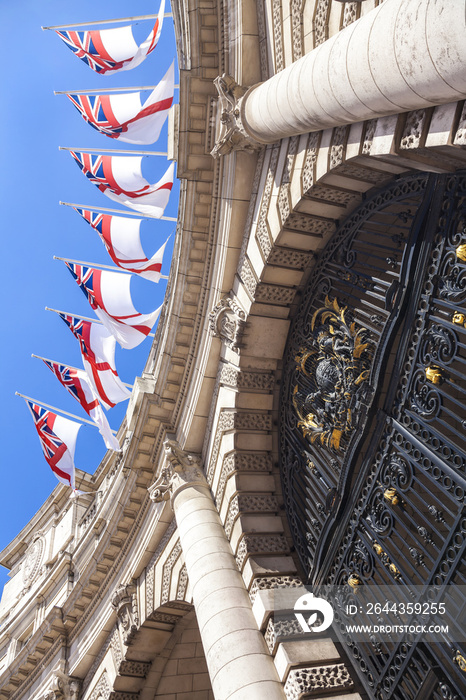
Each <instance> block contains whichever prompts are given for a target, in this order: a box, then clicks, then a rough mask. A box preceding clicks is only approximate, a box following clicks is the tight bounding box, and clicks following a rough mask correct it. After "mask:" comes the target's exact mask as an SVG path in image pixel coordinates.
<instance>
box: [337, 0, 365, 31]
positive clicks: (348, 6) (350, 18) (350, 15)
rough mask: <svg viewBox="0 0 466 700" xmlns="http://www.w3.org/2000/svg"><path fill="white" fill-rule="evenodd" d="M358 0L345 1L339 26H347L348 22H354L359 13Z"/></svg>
mask: <svg viewBox="0 0 466 700" xmlns="http://www.w3.org/2000/svg"><path fill="white" fill-rule="evenodd" d="M359 2H361V0H359V1H358V0H353V2H345V7H344V8H343V19H342V22H341V26H342V28H343V27H347V26H348V25H349V24H352V23H353V22H355V21H356V20H357V18H358V14H359Z"/></svg>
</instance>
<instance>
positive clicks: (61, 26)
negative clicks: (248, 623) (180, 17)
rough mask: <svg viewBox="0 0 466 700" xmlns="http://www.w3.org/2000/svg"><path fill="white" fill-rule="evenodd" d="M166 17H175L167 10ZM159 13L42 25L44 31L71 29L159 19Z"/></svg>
mask: <svg viewBox="0 0 466 700" xmlns="http://www.w3.org/2000/svg"><path fill="white" fill-rule="evenodd" d="M163 17H164V19H169V18H170V17H173V14H172V13H171V12H165V13H164V15H163ZM157 18H158V15H139V16H137V17H122V18H121V19H100V20H93V21H91V22H79V23H77V24H55V25H54V26H53V27H41V29H42V31H45V30H47V29H70V28H71V27H93V26H95V25H96V24H119V23H120V22H137V21H138V20H143V19H157Z"/></svg>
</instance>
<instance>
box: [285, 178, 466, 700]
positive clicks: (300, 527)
mask: <svg viewBox="0 0 466 700" xmlns="http://www.w3.org/2000/svg"><path fill="white" fill-rule="evenodd" d="M465 299H466V174H464V173H459V174H455V175H447V176H439V175H427V174H420V175H416V176H410V177H406V178H404V179H402V180H398V181H396V182H395V183H394V184H392V185H390V186H389V187H387V188H386V189H385V190H383V191H381V192H379V193H377V194H376V195H375V196H374V197H372V198H371V199H370V200H368V201H366V202H365V203H364V204H363V205H362V206H361V207H360V208H359V209H358V210H357V211H356V212H355V213H354V214H353V215H352V216H351V217H350V218H349V219H348V220H347V221H346V223H345V224H344V225H343V226H342V227H341V228H340V229H339V231H338V232H337V234H336V235H335V236H334V237H333V239H332V241H331V242H330V244H329V246H327V249H326V250H325V252H324V254H323V255H322V258H321V260H320V263H319V265H318V267H317V268H316V270H315V272H314V274H313V277H312V282H311V284H310V285H309V287H308V289H307V290H306V292H305V294H304V298H303V302H302V305H301V307H300V310H299V312H298V314H297V317H296V318H295V320H294V323H293V327H292V330H291V332H290V337H289V340H288V346H287V351H286V355H285V358H286V360H285V365H284V377H283V387H282V395H281V427H280V459H281V473H282V483H283V488H284V494H285V502H286V507H287V512H288V517H289V521H290V525H291V529H292V532H293V536H294V540H295V545H296V548H297V551H298V553H299V556H300V558H301V561H302V563H303V566H304V568H305V570H306V571H307V573H308V575H309V582H311V583H313V584H318V585H324V584H334V585H339V586H347V587H348V591H354V590H356V589H357V588H358V587H361V586H364V585H367V584H376V585H391V586H396V587H397V590H399V592H400V597H401V599H402V600H411V601H412V600H413V599H414V598H415V593H414V592H413V590H414V589H413V586H425V585H429V586H432V590H433V591H434V595H437V594H438V596H439V597H440V596H441V595H442V592H443V591H444V589H445V587H446V586H447V585H448V584H457V585H458V586H466V569H465V565H464V553H465V542H466V512H465V508H464V494H465V486H466V478H465V477H466V455H465V444H464V443H465V434H466V420H465V419H466V411H465V403H464V399H465V393H466V387H465V383H464V379H463V377H464V371H465V363H466V312H465V310H464V308H463V306H464V301H465ZM457 590H458V591H459V590H460V589H457ZM449 608H450V610H449V613H448V614H447V616H446V617H445V616H443V617H442V620H441V622H442V623H443V624H444V625H448V628H449V632H448V633H446V634H443V636H442V639H441V641H440V642H438V643H436V644H427V643H426V642H425V639H424V638H423V636H422V635H419V636H418V637H413V636H412V637H408V638H407V640H405V641H404V642H403V643H400V644H396V643H389V642H386V641H384V640H383V639H382V638H380V639H379V638H377V636H374V637H373V638H371V641H370V642H364V643H363V642H358V643H356V642H355V641H353V640H352V639H351V638H350V637H348V636H347V635H345V632H344V630H345V625H344V623H345V619H344V613H343V611H341V614H340V623H341V624H340V630H341V638H342V641H344V642H345V643H346V644H347V645H348V647H349V649H350V652H349V653H350V657H352V658H353V659H354V667H355V670H356V671H357V672H358V674H359V675H360V677H361V679H362V681H363V683H364V685H365V687H366V689H367V690H368V692H369V694H370V696H371V697H374V698H377V699H380V700H382V699H388V698H395V699H399V700H421V699H422V700H431V699H435V700H437V699H438V700H440V698H445V699H447V700H448V699H451V700H453V699H455V698H458V699H459V698H463V697H466V691H465V688H466V660H465V657H466V652H465V651H464V648H463V650H462V648H461V645H460V644H458V643H457V642H454V641H453V640H458V639H459V638H461V632H460V627H461V625H463V626H464V625H465V624H466V619H465V615H466V601H465V599H464V597H462V596H461V595H459V594H458V595H457V596H456V597H455V601H454V605H453V607H452V606H449ZM434 617H435V616H434ZM434 621H435V620H434Z"/></svg>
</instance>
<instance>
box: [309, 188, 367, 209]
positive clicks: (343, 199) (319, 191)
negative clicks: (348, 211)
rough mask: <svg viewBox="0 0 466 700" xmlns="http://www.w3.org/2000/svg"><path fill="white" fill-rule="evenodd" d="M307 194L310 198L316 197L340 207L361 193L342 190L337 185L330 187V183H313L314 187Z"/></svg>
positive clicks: (346, 204) (345, 205)
mask: <svg viewBox="0 0 466 700" xmlns="http://www.w3.org/2000/svg"><path fill="white" fill-rule="evenodd" d="M307 196H308V197H309V198H310V199H316V200H318V201H320V202H329V203H331V204H336V205H337V206H340V207H347V206H348V204H350V203H351V202H352V201H354V200H355V199H358V198H359V197H360V196H361V195H360V194H359V192H352V191H351V190H343V189H340V188H339V187H331V186H330V185H315V187H313V188H312V190H310V191H309V192H308V193H307Z"/></svg>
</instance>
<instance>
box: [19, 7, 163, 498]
mask: <svg viewBox="0 0 466 700" xmlns="http://www.w3.org/2000/svg"><path fill="white" fill-rule="evenodd" d="M164 10H165V2H164V0H162V2H161V5H160V9H159V13H158V16H157V20H156V22H155V25H154V27H153V28H152V31H151V32H150V34H149V36H148V37H147V39H145V41H143V42H142V44H140V45H138V44H137V43H136V42H135V40H134V37H133V33H132V28H131V26H130V25H129V26H124V27H119V28H112V29H99V30H88V31H72V30H70V31H63V30H61V29H60V30H57V34H58V36H59V37H60V38H61V39H62V40H63V41H64V42H65V44H66V45H67V46H68V47H69V48H70V49H71V50H72V51H73V53H74V54H75V55H76V56H77V57H78V58H80V59H81V60H82V61H84V63H85V64H86V65H88V66H89V67H90V68H91V69H92V70H93V71H95V72H96V73H98V74H100V75H107V74H112V73H118V72H121V71H126V70H131V69H133V68H136V67H137V66H138V65H140V64H141V62H142V61H143V60H144V59H145V58H146V57H147V56H148V55H149V54H150V53H151V52H152V51H153V50H154V48H155V47H156V45H157V42H158V40H159V38H160V33H161V30H162V24H163V17H164ZM91 92H93V91H91ZM66 94H67V95H68V97H69V99H70V100H71V102H72V103H73V105H74V106H75V107H76V108H77V109H78V111H79V112H80V114H81V116H82V117H83V119H84V120H85V121H86V122H87V123H88V124H89V125H90V126H91V127H93V128H94V129H96V130H97V131H98V132H99V133H101V134H104V135H106V136H107V137H109V138H112V139H118V140H120V141H124V142H127V143H132V144H151V143H154V142H155V141H156V140H157V139H158V138H159V136H160V132H161V129H162V127H163V124H164V122H165V120H166V118H167V116H168V111H169V109H170V107H171V106H172V103H173V95H174V62H173V63H172V65H171V66H170V68H169V69H168V70H167V72H166V74H165V76H164V77H163V79H162V80H161V81H160V83H159V84H158V85H157V86H156V87H155V88H154V89H153V90H152V92H151V94H150V95H149V97H148V98H147V99H146V100H145V101H144V102H143V101H142V99H141V93H140V92H139V91H138V92H123V93H116V94H111V95H107V94H101V95H90V94H89V95H87V94H76V93H73V94H72V93H66ZM70 152H71V155H72V157H73V158H74V160H75V162H76V163H77V165H78V166H79V168H80V169H81V171H82V172H83V174H84V175H85V176H86V178H88V179H89V180H90V182H92V184H94V185H95V186H96V187H98V189H99V190H100V191H101V192H102V193H103V194H105V195H106V196H107V197H109V198H110V199H111V200H113V201H116V202H119V203H120V204H123V205H124V206H126V207H128V208H129V209H132V210H134V211H137V212H139V213H141V214H143V215H145V216H147V217H151V218H157V219H160V218H161V217H162V216H163V212H164V210H165V207H166V206H167V204H168V200H169V196H170V192H171V189H172V186H173V181H174V164H173V163H172V164H170V165H169V167H168V168H167V170H166V172H165V173H164V175H163V176H162V177H161V179H160V180H159V181H158V182H156V183H153V184H151V183H149V182H147V180H146V179H145V178H144V177H143V175H142V167H141V164H142V157H141V156H137V157H136V156H134V155H124V152H122V153H123V154H122V155H116V156H108V155H101V154H97V155H95V154H93V153H90V152H76V151H73V150H70ZM73 208H74V209H75V211H76V212H77V213H78V214H79V215H80V216H81V217H82V218H83V219H84V221H86V223H87V224H89V225H90V226H91V227H92V228H93V229H94V230H95V231H96V232H97V234H98V235H99V237H100V239H101V241H102V243H103V244H104V246H105V248H106V250H107V252H108V254H109V256H110V258H111V259H112V261H113V263H114V264H115V265H116V267H117V268H120V269H121V270H122V272H119V271H113V270H112V269H111V270H107V269H98V268H94V267H91V266H89V265H86V264H80V263H78V262H76V261H67V260H65V261H64V262H65V264H66V266H67V267H68V270H69V271H70V273H71V275H72V276H73V278H74V279H75V281H76V282H77V284H78V285H79V287H80V288H81V290H82V292H83V293H84V295H85V296H86V298H87V300H88V302H89V304H90V305H91V307H92V309H93V310H94V312H95V314H96V316H97V318H98V319H99V321H100V323H99V321H91V320H86V319H82V318H77V317H74V316H71V315H69V314H66V313H63V312H58V314H59V316H60V317H61V319H62V320H63V321H64V322H65V324H66V325H67V326H68V328H69V329H70V331H71V332H72V333H73V335H74V337H75V338H76V340H77V341H78V343H79V348H80V352H81V358H82V363H83V367H82V369H79V368H76V367H70V366H67V365H65V364H62V363H60V362H55V361H53V360H48V359H45V358H40V359H42V360H43V361H44V363H45V364H46V366H47V367H48V368H49V369H50V370H51V372H52V373H53V374H54V375H55V376H56V378H57V379H58V381H59V382H60V383H61V384H62V385H63V386H64V387H65V389H66V390H67V391H68V392H69V393H70V394H71V396H73V397H74V398H75V399H76V400H77V401H78V402H79V403H80V405H81V407H82V408H83V409H84V411H85V412H86V413H87V415H88V416H89V418H90V420H91V421H92V422H93V423H94V424H95V425H96V426H97V427H98V429H99V431H100V433H101V435H102V437H103V440H104V442H105V445H106V447H107V448H108V449H111V450H115V451H119V450H120V445H119V443H118V440H117V439H116V437H115V435H114V433H113V431H112V429H111V428H110V425H109V423H108V420H107V417H106V415H105V411H104V409H106V410H108V409H110V408H112V407H113V406H115V405H116V404H118V403H120V402H121V401H124V400H126V399H128V398H129V397H130V396H131V392H130V391H129V389H128V388H127V386H126V385H125V384H124V382H122V381H121V380H120V378H119V376H118V373H117V370H116V366H115V349H116V343H118V344H119V345H120V346H121V347H122V348H125V349H131V348H135V347H136V346H137V345H139V344H140V343H141V342H142V341H143V340H145V338H146V337H147V336H148V335H149V334H150V332H151V329H152V328H153V326H154V324H155V323H156V321H157V319H158V317H159V314H160V308H161V307H160V308H157V309H155V310H154V311H152V312H151V313H145V314H142V313H139V312H138V311H137V309H136V308H135V306H134V304H133V301H132V298H131V291H130V282H131V275H130V274H125V273H133V274H135V275H139V276H140V277H142V278H144V279H147V280H149V281H151V282H159V280H160V279H161V268H162V262H163V255H164V251H165V247H166V245H167V243H168V239H167V240H166V241H165V242H164V243H163V244H162V245H161V247H160V248H159V250H158V251H157V252H156V253H155V254H153V255H151V256H150V257H148V256H147V255H146V253H145V252H144V249H143V246H142V243H141V235H140V228H141V223H142V218H129V217H127V216H126V217H125V216H118V215H116V216H115V215H109V214H103V213H98V212H94V211H93V210H89V209H85V208H82V207H79V206H73ZM104 267H105V266H104ZM24 398H25V399H26V402H27V404H28V406H29V409H30V411H31V414H32V417H33V420H34V425H35V428H36V430H37V433H38V435H39V439H40V442H41V446H42V451H43V453H44V457H45V459H46V461H47V462H48V464H49V466H50V467H51V469H52V471H53V472H54V474H55V476H56V477H57V479H58V480H59V481H61V482H62V483H64V484H67V485H69V486H71V488H72V494H73V495H76V494H78V493H79V491H77V489H76V485H75V468H74V452H75V447H76V440H77V435H78V431H79V428H80V427H81V423H77V422H75V421H71V420H69V419H67V418H64V417H63V416H61V415H57V414H56V413H55V412H53V411H51V410H48V408H46V407H44V406H42V405H40V404H38V403H36V402H35V401H34V400H32V399H29V398H28V397H24ZM45 406H46V404H45Z"/></svg>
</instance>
